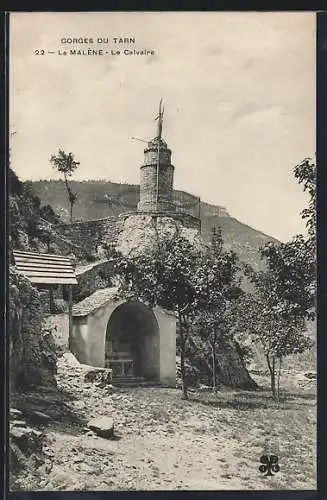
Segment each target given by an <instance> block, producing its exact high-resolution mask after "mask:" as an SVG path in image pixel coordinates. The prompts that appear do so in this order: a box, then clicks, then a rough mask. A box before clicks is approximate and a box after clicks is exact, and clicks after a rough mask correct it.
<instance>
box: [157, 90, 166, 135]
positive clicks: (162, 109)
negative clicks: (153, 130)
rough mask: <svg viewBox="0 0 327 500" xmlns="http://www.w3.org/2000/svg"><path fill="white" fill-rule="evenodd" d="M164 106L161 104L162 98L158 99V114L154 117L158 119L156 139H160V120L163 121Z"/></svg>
mask: <svg viewBox="0 0 327 500" xmlns="http://www.w3.org/2000/svg"><path fill="white" fill-rule="evenodd" d="M164 110H165V109H164V107H163V106H162V99H160V103H159V114H158V116H157V117H156V120H158V134H157V137H158V139H161V135H162V122H163V115H164Z"/></svg>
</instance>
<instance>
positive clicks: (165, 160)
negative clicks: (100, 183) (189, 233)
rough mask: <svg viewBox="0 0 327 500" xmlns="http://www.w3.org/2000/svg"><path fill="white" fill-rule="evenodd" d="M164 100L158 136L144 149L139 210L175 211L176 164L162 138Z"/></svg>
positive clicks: (160, 112) (160, 111)
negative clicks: (174, 164) (172, 160)
mask: <svg viewBox="0 0 327 500" xmlns="http://www.w3.org/2000/svg"><path fill="white" fill-rule="evenodd" d="M163 113H164V110H163V108H162V101H160V105H159V114H158V117H157V118H156V119H157V120H158V131H157V136H156V137H155V138H154V139H153V140H152V141H149V142H148V145H147V147H146V148H145V150H144V163H143V165H142V166H141V169H140V170H141V172H140V173H141V175H140V201H139V203H138V206H137V210H138V212H146V213H149V212H157V213H160V212H174V211H175V205H174V202H173V186H174V166H173V165H172V164H171V150H170V149H169V148H168V146H167V144H166V142H165V141H164V140H163V139H162V137H161V135H162V122H163Z"/></svg>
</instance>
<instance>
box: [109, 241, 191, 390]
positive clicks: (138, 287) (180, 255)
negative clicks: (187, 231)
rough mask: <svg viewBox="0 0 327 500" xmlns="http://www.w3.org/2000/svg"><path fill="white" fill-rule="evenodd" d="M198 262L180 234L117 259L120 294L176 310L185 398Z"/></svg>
mask: <svg viewBox="0 0 327 500" xmlns="http://www.w3.org/2000/svg"><path fill="white" fill-rule="evenodd" d="M198 262H199V254H198V252H197V251H196V250H195V248H194V247H193V246H192V245H191V244H190V243H189V242H188V241H187V240H185V239H184V238H182V237H177V238H175V239H174V240H173V241H165V242H163V243H162V244H161V245H160V246H158V247H157V248H154V249H149V250H148V251H146V252H145V253H143V254H142V255H140V256H138V257H135V258H133V259H128V258H125V257H120V258H118V259H117V261H116V272H117V275H118V278H119V294H120V295H123V296H124V297H125V298H126V299H129V298H133V297H136V298H138V299H139V300H141V301H143V302H144V303H145V304H147V305H148V306H149V307H154V306H156V305H159V306H161V307H163V308H165V309H168V310H170V311H174V312H175V313H176V317H177V321H178V328H179V335H180V338H179V340H180V355H181V377H182V390H183V397H184V398H185V399H187V398H188V391H187V382H186V366H185V353H186V347H187V343H188V340H189V336H190V334H191V328H190V324H191V320H192V317H193V315H194V307H195V297H196V293H197V292H196V286H195V279H194V278H195V275H196V269H197V266H198Z"/></svg>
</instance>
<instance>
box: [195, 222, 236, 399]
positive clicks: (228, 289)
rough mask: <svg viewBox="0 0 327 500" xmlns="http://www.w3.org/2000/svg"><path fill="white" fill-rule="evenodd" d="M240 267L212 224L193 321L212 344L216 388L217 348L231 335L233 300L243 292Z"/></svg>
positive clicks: (198, 274)
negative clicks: (224, 247)
mask: <svg viewBox="0 0 327 500" xmlns="http://www.w3.org/2000/svg"><path fill="white" fill-rule="evenodd" d="M238 270H239V268H238V265H237V258H236V255H235V253H234V252H226V251H224V250H223V239H222V235H221V231H220V229H218V230H216V228H213V230H212V235H211V247H210V248H209V249H208V251H207V252H206V253H205V254H204V255H203V256H202V258H201V260H200V265H199V266H198V267H197V270H196V274H195V277H194V278H195V287H196V301H195V302H196V304H195V305H196V307H195V319H194V321H193V325H194V326H195V329H196V331H197V332H198V334H199V335H200V336H201V338H202V339H203V340H204V341H205V342H206V343H207V344H208V345H209V346H210V351H211V371H212V388H213V390H214V391H216V389H217V377H216V365H217V359H216V352H217V347H218V346H219V345H222V343H223V341H224V338H227V337H230V336H231V335H230V334H231V330H232V324H233V322H234V321H233V308H232V302H233V301H235V300H236V299H237V298H238V297H239V296H240V295H241V294H242V290H241V288H240V286H239V285H240V280H239V278H238V276H237V272H238Z"/></svg>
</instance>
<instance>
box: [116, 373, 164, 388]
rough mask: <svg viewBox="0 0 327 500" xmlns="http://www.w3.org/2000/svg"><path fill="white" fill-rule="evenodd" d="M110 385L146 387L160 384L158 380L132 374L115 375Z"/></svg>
mask: <svg viewBox="0 0 327 500" xmlns="http://www.w3.org/2000/svg"><path fill="white" fill-rule="evenodd" d="M112 385H113V386H116V387H146V386H153V385H160V384H159V382H153V381H149V380H146V379H145V378H144V377H136V376H134V375H120V376H119V375H116V376H113V377H112Z"/></svg>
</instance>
